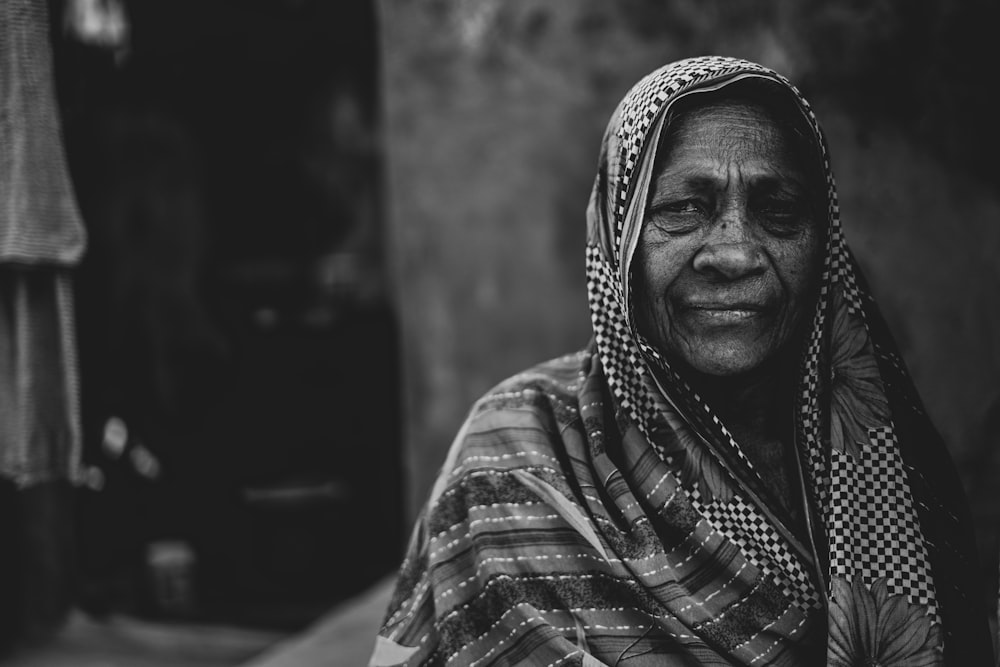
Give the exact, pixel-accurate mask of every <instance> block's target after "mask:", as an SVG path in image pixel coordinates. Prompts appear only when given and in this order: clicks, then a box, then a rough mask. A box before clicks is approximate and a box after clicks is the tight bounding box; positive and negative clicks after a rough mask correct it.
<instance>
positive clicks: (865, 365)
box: [370, 57, 992, 666]
mask: <svg viewBox="0 0 1000 667" xmlns="http://www.w3.org/2000/svg"><path fill="white" fill-rule="evenodd" d="M587 213H588V224H589V238H588V243H587V289H588V292H589V298H590V311H591V318H592V323H593V334H594V335H593V341H592V343H591V345H590V346H589V347H588V348H587V349H586V350H583V351H581V352H579V353H576V354H572V355H570V356H566V357H563V358H560V359H556V360H554V361H550V362H548V363H545V364H542V365H540V366H538V367H536V368H533V369H531V370H528V371H526V372H524V373H521V374H520V375H517V376H516V377H514V378H511V379H509V380H507V381H505V382H503V383H501V384H500V385H498V386H497V387H496V388H495V389H494V390H492V391H491V392H489V393H488V394H487V395H486V396H485V397H483V398H482V399H481V400H479V401H478V402H477V403H476V405H475V406H474V407H473V409H472V411H471V414H470V415H469V417H468V420H467V421H466V423H465V424H464V426H463V427H462V429H461V431H460V433H459V434H458V437H457V439H456V440H455V443H454V444H453V446H452V448H451V450H450V453H449V455H448V457H447V461H446V462H445V465H444V467H443V469H442V471H441V474H440V477H439V478H438V480H437V483H436V485H435V487H434V489H433V491H432V493H431V496H430V499H429V500H428V503H427V505H426V507H425V509H424V511H423V513H422V515H421V517H420V519H419V521H418V524H417V526H416V529H415V531H414V533H413V537H412V540H411V543H410V546H409V552H408V554H407V556H406V559H405V561H404V563H403V565H402V568H401V571H400V574H399V579H398V583H397V587H396V592H395V595H394V597H393V599H392V602H391V604H390V607H389V610H388V612H387V614H386V617H385V621H384V624H383V627H382V630H381V632H380V633H379V636H378V638H377V640H376V646H375V651H374V654H373V656H372V659H371V663H370V664H371V665H397V664H399V665H403V664H405V665H423V664H434V665H437V664H442V665H443V664H450V665H463V666H464V665H487V664H504V665H507V664H530V665H549V666H554V665H564V664H566V665H654V664H655V665H693V664H709V665H728V664H741V665H787V664H803V665H821V664H830V665H876V664H877V665H937V664H956V665H959V664H960V665H990V664H992V647H991V644H990V639H989V635H988V629H987V620H986V619H987V615H986V611H985V609H984V605H983V600H982V592H981V590H980V587H979V585H978V582H977V575H978V572H979V569H978V564H977V560H976V554H975V549H974V544H973V540H972V537H971V536H972V529H971V522H970V518H969V512H968V508H967V506H966V503H965V499H964V496H963V493H962V489H961V487H960V485H959V482H958V479H957V477H956V475H955V472H954V469H953V466H952V463H951V461H950V460H949V458H948V455H947V452H946V450H945V448H944V447H943V445H942V443H941V442H940V439H939V437H938V436H937V435H936V432H935V430H934V428H933V427H932V426H931V424H930V423H929V421H928V419H927V416H926V415H925V413H924V411H923V409H922V407H921V403H920V400H919V398H918V397H917V395H916V393H915V391H914V388H913V385H912V383H911V381H910V379H909V377H908V375H907V372H906V370H905V368H904V365H903V361H902V359H901V358H900V356H899V354H898V352H897V351H896V348H895V347H894V344H893V342H892V339H891V337H890V335H889V333H888V332H887V330H886V328H885V324H884V322H883V320H882V318H881V316H880V315H879V312H878V309H877V307H876V305H875V303H874V302H873V300H872V298H871V296H870V295H869V293H868V291H867V289H866V287H865V283H864V281H863V279H862V277H861V275H860V273H859V271H858V268H857V266H856V265H855V263H854V261H853V259H852V257H851V254H850V252H849V251H848V249H847V245H846V243H845V241H844V236H843V232H842V230H841V227H840V221H839V219H838V207H837V197H836V191H835V187H834V180H833V175H832V172H831V170H830V158H829V154H828V152H827V147H826V144H825V140H824V138H823V134H822V132H821V130H820V128H819V126H818V125H817V122H816V119H815V117H814V116H813V113H812V111H811V110H810V107H809V105H808V103H807V102H806V101H805V100H804V99H803V98H802V97H801V95H800V94H799V92H798V91H797V90H796V89H795V88H794V86H792V85H791V84H790V83H789V82H788V81H786V80H785V79H784V78H783V77H782V76H780V75H779V74H777V73H775V72H773V71H771V70H769V69H766V68H764V67H761V66H759V65H756V64H753V63H749V62H745V61H741V60H735V59H731V58H722V57H703V58H694V59H689V60H682V61H679V62H675V63H672V64H670V65H667V66H665V67H663V68H661V69H659V70H657V71H655V72H653V73H652V74H650V75H649V76H647V77H646V78H644V79H643V80H642V81H640V82H639V83H638V84H636V86H635V87H634V88H633V89H632V90H631V91H630V92H629V93H628V95H626V97H625V99H624V100H623V101H622V102H621V104H620V105H619V107H618V109H617V110H616V112H615V113H614V115H613V117H612V118H611V121H610V123H609V125H608V129H607V132H606V133H605V136H604V142H603V149H602V151H601V157H600V163H599V171H598V175H597V179H596V181H595V184H594V189H593V194H592V198H591V201H590V206H589V208H588V212H587Z"/></svg>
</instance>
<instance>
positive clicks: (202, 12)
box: [52, 0, 402, 629]
mask: <svg viewBox="0 0 1000 667" xmlns="http://www.w3.org/2000/svg"><path fill="white" fill-rule="evenodd" d="M60 4H61V3H58V2H56V3H55V4H54V9H53V12H52V14H53V43H54V47H55V53H56V74H57V81H58V93H59V99H60V104H61V107H62V109H63V120H64V132H65V139H66V146H67V154H68V159H69V162H70V167H71V173H72V177H73V180H74V184H75V187H76V190H77V196H78V200H79V203H80V207H81V211H82V213H83V217H84V221H85V223H86V226H87V229H88V233H89V235H90V245H89V250H88V253H87V255H86V257H85V260H84V262H83V265H82V266H81V267H80V270H79V273H78V276H77V313H78V340H79V350H80V366H81V375H82V387H81V395H82V416H83V423H84V433H85V436H84V437H85V442H84V461H85V463H86V466H87V469H88V470H89V474H90V477H89V479H90V486H89V487H87V488H81V489H80V490H79V494H80V498H79V500H78V505H77V507H78V509H77V519H78V521H77V522H78V528H79V533H78V535H79V537H78V549H79V559H78V560H79V566H80V569H79V581H80V588H79V592H80V599H81V604H83V605H84V607H85V608H87V609H89V610H91V611H95V612H101V611H115V610H123V611H129V612H135V613H142V614H151V615H168V616H169V615H173V616H184V617H187V618H193V617H197V618H204V619H212V620H224V621H232V622H240V623H247V624H260V625H266V626H271V627H282V628H289V629H294V628H297V627H301V626H303V625H304V624H306V623H308V622H309V621H311V620H312V619H314V618H315V616H316V615H317V614H319V613H321V612H322V611H324V610H326V609H328V608H329V606H330V605H331V604H333V603H335V602H337V601H339V600H341V599H343V598H344V597H346V596H348V595H351V594H352V593H355V592H358V591H359V590H361V589H362V588H364V587H365V586H367V585H368V584H370V583H371V582H373V581H374V580H375V579H376V578H378V577H379V576H381V575H383V574H385V573H386V572H388V571H389V570H390V569H392V568H394V567H395V566H396V565H397V563H398V558H399V555H400V549H401V545H400V544H399V543H398V542H399V535H400V534H401V530H400V522H401V520H402V518H401V517H402V513H401V508H400V498H401V494H400V483H401V474H400V424H401V420H400V414H399V413H400V405H399V395H398V394H399V390H398V388H399V382H398V373H399V360H398V357H397V334H396V330H395V317H394V314H393V312H392V310H391V308H390V306H389V302H388V298H387V295H386V291H385V288H384V284H385V281H384V266H383V262H382V257H383V254H382V251H381V250H382V237H381V219H380V209H379V194H380V182H379V174H380V167H379V165H380V154H379V151H378V147H379V142H378V140H377V137H378V134H379V126H378V122H379V118H378V112H377V109H378V100H377V91H378V86H377V71H378V68H377V63H376V25H375V9H374V6H373V2H372V0H367V1H363V0H357V1H350V2H346V1H338V2H328V1H327V0H312V1H310V0H157V1H155V2H153V1H149V0H145V1H139V0H136V1H134V2H125V3H124V4H123V6H124V8H125V10H126V16H127V18H128V25H129V29H130V38H129V44H128V49H127V50H123V49H119V50H118V51H117V52H115V51H113V50H109V49H106V48H101V47H100V46H96V45H93V44H86V43H83V42H81V41H80V40H79V39H77V38H74V36H73V35H72V34H71V33H69V32H67V31H66V30H65V29H64V27H63V22H62V18H61V16H62V15H61V11H60V7H59V5H60ZM178 554H181V555H182V557H183V559H185V560H184V562H186V563H188V564H189V566H190V567H189V568H188V569H187V570H185V573H186V574H185V576H188V577H189V580H188V585H189V587H188V588H187V589H185V590H183V591H180V592H178V591H174V592H173V593H172V595H174V598H170V596H169V595H167V597H166V598H165V597H164V595H165V594H164V592H163V590H161V589H159V588H158V587H157V584H156V581H157V579H156V576H155V575H156V572H157V562H158V559H166V560H169V559H171V558H173V560H174V562H177V558H180V557H181V556H178ZM164 562H165V561H164ZM161 574H162V572H161ZM175 583H176V582H175Z"/></svg>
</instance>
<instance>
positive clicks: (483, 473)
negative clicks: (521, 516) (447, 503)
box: [436, 459, 559, 505]
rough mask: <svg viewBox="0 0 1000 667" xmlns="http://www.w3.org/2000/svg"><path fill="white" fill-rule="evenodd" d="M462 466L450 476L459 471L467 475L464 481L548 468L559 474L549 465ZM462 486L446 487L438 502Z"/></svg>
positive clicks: (453, 493)
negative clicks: (467, 469) (495, 467)
mask: <svg viewBox="0 0 1000 667" xmlns="http://www.w3.org/2000/svg"><path fill="white" fill-rule="evenodd" d="M553 460H554V459H553ZM460 468H461V464H459V467H456V468H455V469H454V470H453V471H452V472H451V473H449V476H450V477H455V476H457V474H458V473H464V474H465V477H464V478H463V480H462V481H464V480H465V479H468V478H472V477H499V476H501V475H509V474H510V473H512V472H513V471H514V470H547V471H549V472H551V473H553V474H556V475H558V474H559V472H558V471H557V470H555V469H553V468H549V467H547V466H543V465H533V466H518V467H517V468H509V469H506V470H481V469H476V470H470V471H468V472H465V471H462V470H460ZM461 488H462V484H461V482H460V483H458V484H453V485H452V486H450V487H448V488H447V489H445V490H444V491H443V492H442V493H441V495H440V496H438V501H437V503H436V504H438V505H440V504H441V500H442V499H443V498H445V497H446V496H453V495H455V494H456V493H458V491H459V489H461Z"/></svg>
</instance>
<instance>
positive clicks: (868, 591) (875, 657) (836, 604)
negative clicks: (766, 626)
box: [827, 577, 944, 667]
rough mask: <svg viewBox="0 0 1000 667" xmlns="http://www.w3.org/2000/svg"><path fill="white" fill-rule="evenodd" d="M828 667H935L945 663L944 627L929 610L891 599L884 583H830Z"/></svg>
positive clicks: (903, 599) (836, 580)
mask: <svg viewBox="0 0 1000 667" xmlns="http://www.w3.org/2000/svg"><path fill="white" fill-rule="evenodd" d="M831 592H832V595H831V598H832V600H831V603H830V626H829V641H828V651H829V653H828V657H827V664H828V665H829V667H854V666H855V665H858V666H873V667H874V666H879V667H933V666H934V665H941V664H944V663H943V655H942V651H941V648H942V647H941V644H942V633H941V626H940V625H938V624H936V623H932V622H931V616H930V615H928V609H927V608H926V607H923V606H921V605H916V604H911V603H910V602H908V601H907V599H906V596H905V595H891V594H890V593H889V588H888V586H887V584H886V580H885V579H878V580H876V581H875V582H874V583H873V584H872V585H871V586H870V587H869V586H866V585H865V584H864V581H863V580H862V578H861V577H855V578H854V582H853V583H848V581H847V580H846V579H842V578H840V577H834V579H833V581H832V583H831Z"/></svg>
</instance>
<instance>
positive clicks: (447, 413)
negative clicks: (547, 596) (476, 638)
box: [379, 0, 1000, 591]
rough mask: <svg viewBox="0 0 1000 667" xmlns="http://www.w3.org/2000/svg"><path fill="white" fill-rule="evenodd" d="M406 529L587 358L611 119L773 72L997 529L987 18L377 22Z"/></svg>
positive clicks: (995, 170) (858, 11)
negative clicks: (601, 167)
mask: <svg viewBox="0 0 1000 667" xmlns="http://www.w3.org/2000/svg"><path fill="white" fill-rule="evenodd" d="M379 9H380V19H381V26H380V39H381V57H382V72H383V73H382V76H383V80H382V82H381V85H382V90H383V104H384V114H385V134H384V145H385V150H386V155H387V162H386V165H387V172H386V173H387V190H386V192H387V197H388V209H387V211H388V212H387V215H388V217H387V224H388V229H389V234H388V247H389V257H390V267H391V269H392V272H393V280H394V299H395V303H396V305H397V308H398V314H399V318H400V322H401V336H402V346H403V358H404V381H403V390H404V395H405V408H406V428H405V433H406V437H405V448H404V451H405V454H404V457H405V459H406V462H407V465H408V468H407V470H408V473H407V475H408V476H407V480H408V490H407V496H408V498H409V499H410V505H409V508H408V512H409V516H410V517H412V516H413V514H414V513H415V512H416V510H417V508H418V506H419V504H420V503H422V502H423V498H424V496H425V495H426V493H427V490H428V489H429V486H430V484H431V482H432V479H433V477H434V475H435V473H436V471H437V468H438V466H439V465H440V464H441V462H442V460H443V457H444V453H445V451H446V449H447V447H448V445H449V444H450V442H451V440H452V438H453V437H454V434H455V433H456V431H457V430H458V428H459V426H460V424H461V421H462V420H463V418H464V415H465V413H466V411H467V410H468V409H469V407H470V406H471V404H472V402H473V401H474V400H475V399H476V398H477V397H478V396H479V395H480V394H482V392H484V391H485V390H487V389H488V388H489V387H490V386H492V385H493V384H495V383H496V382H498V381H500V380H501V379H503V378H505V377H507V376H508V375H510V374H512V373H514V372H517V371H518V370H521V369H523V368H525V367H527V366H529V365H531V364H533V363H536V362H538V361H541V360H543V359H546V358H548V357H551V356H555V355H558V354H562V353H565V352H569V351H571V350H575V349H578V348H580V347H581V346H583V345H584V344H585V343H586V342H587V339H588V337H589V332H590V328H589V320H588V314H587V307H586V300H585V287H584V272H583V247H584V236H585V235H584V231H585V224H584V210H585V206H586V204H587V199H588V194H589V189H590V186H591V182H592V179H593V177H594V173H595V167H596V161H597V152H598V143H599V140H600V136H601V133H602V131H603V129H604V125H605V123H606V121H607V118H608V116H609V115H610V113H611V111H612V109H613V108H614V106H615V105H616V104H617V102H618V100H619V99H620V98H621V96H622V95H623V94H624V93H625V92H626V91H627V90H628V88H629V87H630V86H631V85H632V84H633V83H634V82H635V81H636V80H637V79H638V78H639V77H641V76H642V75H644V74H646V73H647V72H649V71H651V70H652V69H654V68H656V67H658V66H659V65H661V64H664V63H666V62H668V61H671V60H674V59H677V58H682V57H686V56H691V55H698V54H707V53H717V54H723V55H732V56H740V57H745V58H748V59H751V60H755V61H758V62H761V63H763V64H766V65H769V66H771V67H774V68H776V69H777V70H779V71H781V72H783V73H784V74H786V75H787V76H789V77H790V78H791V79H792V80H793V81H794V82H796V83H797V84H798V85H799V87H800V88H801V89H802V91H803V92H804V93H805V95H806V97H807V98H808V99H809V100H810V101H811V102H812V103H813V105H814V107H815V108H816V111H817V113H818V115H819V118H820V120H821V122H822V123H823V124H824V126H825V128H826V130H827V132H828V134H829V139H830V144H831V147H832V154H833V163H834V169H835V171H836V174H837V176H838V181H839V189H840V195H841V210H842V214H843V220H844V223H845V226H846V229H847V233H848V239H849V240H850V241H851V243H852V245H853V248H854V250H855V253H856V254H857V256H858V258H859V261H860V263H861V265H862V267H863V269H864V271H865V272H866V274H867V276H868V278H869V280H870V282H871V284H872V288H873V290H874V292H875V295H876V298H877V299H878V301H879V302H880V303H881V306H882V309H883V311H884V314H885V316H886V318H887V319H888V320H889V323H890V326H891V327H892V329H893V331H894V332H895V334H896V336H897V338H898V342H899V344H900V346H901V348H902V352H903V355H904V357H905V358H906V361H907V362H908V364H909V368H910V370H911V372H912V374H913V376H914V378H915V381H916V383H917V385H918V387H919V389H920V390H921V392H922V395H923V397H924V400H925V402H926V404H927V408H928V410H929V412H930V414H931V415H932V417H933V419H934V420H935V422H936V423H937V425H938V428H939V429H940V431H941V432H942V434H943V435H944V437H945V440H946V441H947V443H948V446H949V447H950V450H951V452H952V454H953V456H954V458H955V460H956V462H957V464H958V466H959V469H960V471H961V474H962V477H963V481H964V483H965V487H966V489H967V492H968V494H969V496H970V498H971V500H972V503H973V507H974V511H975V513H976V518H977V522H978V526H979V530H980V536H979V537H980V543H981V550H982V553H983V556H984V567H985V568H986V572H987V576H988V577H989V578H988V583H987V585H988V586H989V587H990V590H991V591H993V590H996V576H995V571H996V559H997V528H998V518H1000V517H998V514H1000V493H998V492H997V480H998V479H1000V455H998V454H997V451H996V450H997V447H996V444H997V440H998V433H1000V298H998V296H997V294H998V291H1000V261H998V259H997V258H998V257H1000V195H998V188H997V186H998V184H1000V162H997V161H996V160H995V159H994V155H995V153H996V151H997V149H998V148H1000V142H998V133H1000V129H998V126H997V124H996V123H995V122H993V120H992V115H993V111H992V109H991V105H990V104H989V103H988V101H987V91H988V88H989V83H988V82H990V81H992V79H993V77H992V76H991V74H990V73H989V72H988V68H991V67H992V62H993V61H994V57H993V55H992V54H991V52H990V49H991V48H992V43H993V37H992V36H991V35H990V34H989V31H990V30H992V27H993V26H995V25H996V24H997V20H998V19H1000V8H998V5H997V4H996V3H995V2H988V1H982V2H979V1H976V0H963V1H960V2H949V3H936V4H928V3H912V2H908V1H906V0H877V1H875V2H864V3H862V2H847V3H843V2H821V1H817V0H807V1H805V2H792V1H791V0H781V1H778V2H760V1H757V2H746V3H726V2H722V1H708V2H705V1H701V0H672V1H670V2H660V1H654V0H622V1H620V2H615V3H607V2H600V1H599V0H577V1H576V2H562V1H556V0H421V1H412V2H399V1H398V0H381V2H380V3H379Z"/></svg>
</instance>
